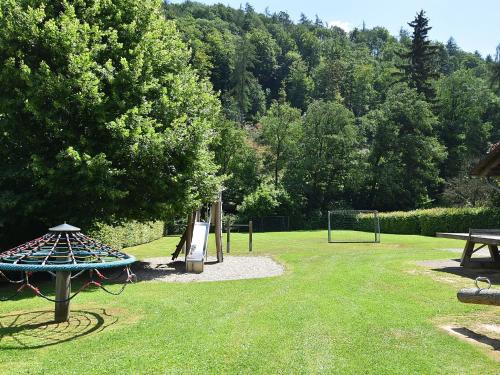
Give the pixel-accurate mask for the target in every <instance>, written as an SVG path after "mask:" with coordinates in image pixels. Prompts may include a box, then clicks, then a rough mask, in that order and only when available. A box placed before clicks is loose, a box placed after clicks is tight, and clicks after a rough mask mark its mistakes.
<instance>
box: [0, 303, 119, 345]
mask: <svg viewBox="0 0 500 375" xmlns="http://www.w3.org/2000/svg"><path fill="white" fill-rule="evenodd" d="M53 318H54V311H53V310H43V311H32V312H22V313H12V314H7V315H2V316H0V350H7V349H15V350H18V349H38V348H44V347H47V346H52V345H57V344H61V343H64V342H68V341H71V340H75V339H77V338H79V337H83V336H87V335H89V334H92V333H97V332H101V331H103V330H104V329H106V328H107V327H109V326H111V325H113V324H115V323H116V322H117V321H118V318H117V317H115V316H113V315H110V314H108V313H107V312H106V310H105V309H89V310H75V311H72V312H71V315H70V319H69V321H68V322H64V323H55V322H54V320H53Z"/></svg>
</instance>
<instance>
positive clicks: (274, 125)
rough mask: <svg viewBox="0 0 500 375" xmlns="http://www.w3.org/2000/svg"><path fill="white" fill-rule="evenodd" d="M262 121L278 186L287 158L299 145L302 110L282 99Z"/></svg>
mask: <svg viewBox="0 0 500 375" xmlns="http://www.w3.org/2000/svg"><path fill="white" fill-rule="evenodd" d="M260 123H261V137H262V141H263V143H264V144H265V145H266V146H268V148H269V153H270V160H271V164H272V165H273V167H272V171H273V175H274V185H275V186H278V182H279V174H280V172H281V170H282V169H283V167H284V164H285V160H286V159H287V158H288V157H289V156H290V153H291V152H292V151H294V150H296V147H297V141H298V137H299V134H300V130H301V115H300V110H299V109H297V108H293V107H290V105H289V104H287V103H285V102H284V101H283V100H280V102H274V103H273V104H272V105H271V107H270V108H269V110H268V111H267V113H266V115H265V116H264V117H262V118H261V120H260Z"/></svg>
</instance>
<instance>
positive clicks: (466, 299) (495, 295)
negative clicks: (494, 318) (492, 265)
mask: <svg viewBox="0 0 500 375" xmlns="http://www.w3.org/2000/svg"><path fill="white" fill-rule="evenodd" d="M480 281H484V282H486V283H488V287H487V288H480V287H479V285H478V282H480ZM474 283H475V284H476V287H475V288H464V289H460V290H459V291H458V293H457V298H458V300H459V301H460V302H463V303H475V304H480V305H493V306H500V290H498V289H491V281H490V280H489V279H488V278H487V277H482V276H479V277H477V278H476V280H475V281H474Z"/></svg>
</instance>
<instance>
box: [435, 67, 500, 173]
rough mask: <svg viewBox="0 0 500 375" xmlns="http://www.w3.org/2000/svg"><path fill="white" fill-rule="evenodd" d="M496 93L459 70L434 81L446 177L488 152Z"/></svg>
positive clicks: (458, 171) (466, 71)
mask: <svg viewBox="0 0 500 375" xmlns="http://www.w3.org/2000/svg"><path fill="white" fill-rule="evenodd" d="M494 102H495V96H494V94H493V92H492V91H491V89H490V88H489V87H488V84H487V82H486V81H485V80H483V79H481V78H477V77H476V76H475V75H474V74H473V72H472V71H470V70H465V69H461V70H458V71H456V72H455V73H453V74H451V75H450V76H449V77H444V78H442V79H441V80H439V82H438V84H437V95H436V105H437V109H438V115H439V135H440V138H441V140H442V142H443V144H444V145H445V146H446V148H447V150H448V156H447V158H446V160H445V161H444V163H443V166H442V175H443V177H445V178H446V179H449V178H452V177H457V176H459V174H460V173H461V171H462V169H463V165H464V164H465V163H466V161H467V160H470V159H474V158H479V157H480V156H481V155H483V154H485V153H486V152H487V151H488V144H489V141H490V134H491V130H492V124H491V122H489V121H488V118H487V115H488V113H489V112H490V109H492V108H493V105H494Z"/></svg>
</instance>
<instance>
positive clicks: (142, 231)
mask: <svg viewBox="0 0 500 375" xmlns="http://www.w3.org/2000/svg"><path fill="white" fill-rule="evenodd" d="M88 235H89V236H91V237H93V238H95V239H96V240H99V241H101V242H102V243H105V244H107V245H111V246H112V247H113V248H115V249H122V248H124V247H130V246H136V245H141V244H145V243H148V242H151V241H154V240H157V239H159V238H161V237H163V235H164V223H163V222H162V221H151V222H148V223H138V222H136V221H129V222H125V223H123V224H121V225H107V224H102V223H97V224H95V225H93V228H91V229H90V230H89V232H88Z"/></svg>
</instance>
